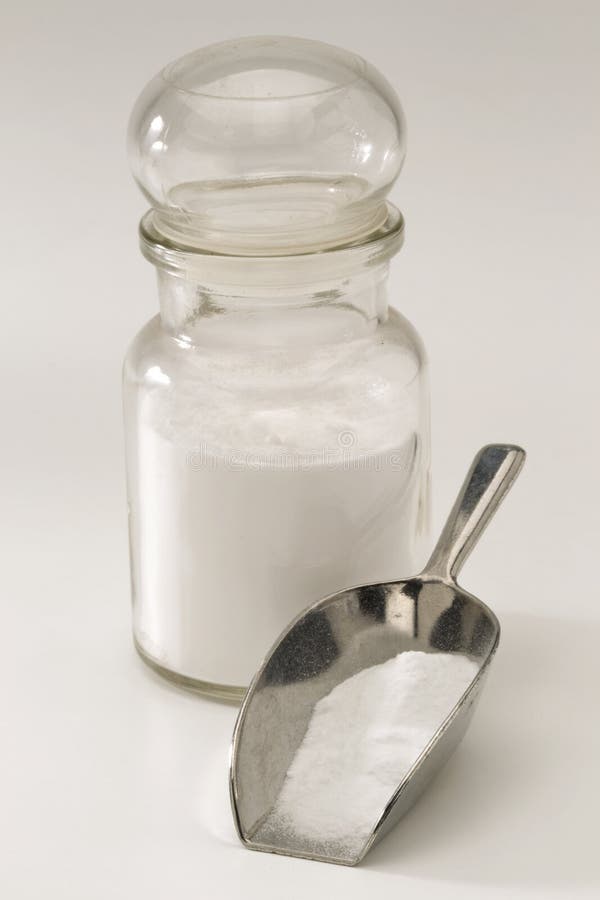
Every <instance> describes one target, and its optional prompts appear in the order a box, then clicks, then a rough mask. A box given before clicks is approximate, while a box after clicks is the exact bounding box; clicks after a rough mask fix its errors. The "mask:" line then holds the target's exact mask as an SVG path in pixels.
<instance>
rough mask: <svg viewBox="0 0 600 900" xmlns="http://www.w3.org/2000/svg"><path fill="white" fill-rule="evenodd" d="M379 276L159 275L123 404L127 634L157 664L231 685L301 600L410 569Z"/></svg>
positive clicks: (410, 436)
mask: <svg viewBox="0 0 600 900" xmlns="http://www.w3.org/2000/svg"><path fill="white" fill-rule="evenodd" d="M280 265H281V266H284V267H285V262H282V263H280ZM386 275H387V264H385V265H379V266H376V267H372V268H367V269H366V270H364V269H361V271H359V272H357V273H356V274H355V275H352V276H350V277H348V278H345V279H342V280H340V281H339V282H337V287H335V288H333V287H332V286H331V285H329V286H328V287H327V289H325V290H324V289H323V283H319V284H317V283H315V284H314V285H311V286H310V287H309V288H307V287H306V286H302V288H301V289H299V288H295V289H291V288H289V287H288V286H286V287H285V288H281V287H278V288H273V286H271V287H270V288H269V289H268V290H264V291H261V290H260V289H257V288H256V286H254V287H253V288H251V289H250V290H243V291H240V289H239V288H238V289H236V290H235V291H234V290H232V289H231V288H225V287H223V286H222V285H220V286H218V287H215V286H214V285H212V286H211V288H207V286H206V284H200V282H199V281H198V278H197V277H196V276H194V277H192V276H190V273H189V272H188V273H181V272H175V273H174V272H169V271H165V270H159V288H160V296H161V314H160V316H157V317H156V318H154V319H153V320H151V322H149V323H148V325H147V326H146V327H145V328H144V329H142V331H141V332H140V333H139V334H138V336H137V337H136V339H135V340H134V342H133V344H132V346H131V348H130V350H129V352H128V354H127V358H126V361H125V367H124V401H125V429H126V448H127V481H128V499H129V513H130V520H129V527H130V548H131V570H132V592H133V627H134V638H135V643H136V646H137V648H138V650H139V652H140V653H141V655H142V656H143V658H144V659H145V660H146V661H147V662H149V663H150V664H151V665H152V666H154V667H155V668H157V669H159V670H160V671H161V672H162V673H163V674H165V675H167V676H169V677H171V678H173V679H175V680H178V681H180V682H183V683H185V684H188V685H189V686H193V687H195V688H197V689H198V690H202V691H204V692H206V693H210V694H213V695H217V696H223V697H231V698H232V699H233V698H236V697H239V696H240V695H241V693H242V691H243V689H244V688H245V686H247V684H248V682H249V680H250V678H251V677H252V675H253V673H254V672H255V671H256V669H257V668H258V666H259V664H260V661H261V659H262V657H263V656H264V655H265V653H266V652H267V651H268V650H269V648H270V646H271V645H272V643H273V642H274V640H275V639H276V638H277V636H278V635H279V633H280V632H281V631H282V629H283V628H284V627H285V626H286V625H287V624H288V623H289V621H290V620H291V619H292V618H294V616H296V615H297V614H298V613H299V612H300V611H301V610H302V609H304V608H305V607H306V606H308V605H309V604H310V603H311V602H313V601H315V600H318V599H319V598H320V597H322V596H325V595H327V594H329V593H332V592H334V591H337V590H341V589H342V588H344V587H349V586H351V585H356V584H364V583H369V582H375V581H388V580H394V579H397V578H400V577H402V576H405V575H408V574H413V573H414V571H415V570H416V569H417V568H418V567H419V565H420V564H421V563H422V562H423V552H424V538H425V537H426V533H427V529H428V518H429V405H428V388H427V377H426V366H425V359H424V353H423V348H422V345H421V342H420V340H419V338H418V336H417V334H416V333H415V331H414V329H413V328H412V326H411V325H410V324H409V323H408V322H407V321H406V319H404V317H403V316H402V315H401V314H400V313H398V312H397V311H396V310H394V309H390V308H388V304H387V297H386Z"/></svg>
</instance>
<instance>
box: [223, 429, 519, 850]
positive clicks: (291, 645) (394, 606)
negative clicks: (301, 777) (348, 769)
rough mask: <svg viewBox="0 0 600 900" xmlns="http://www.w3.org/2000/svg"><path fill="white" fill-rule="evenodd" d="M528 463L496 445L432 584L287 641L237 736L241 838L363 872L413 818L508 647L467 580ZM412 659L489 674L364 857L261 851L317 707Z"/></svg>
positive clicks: (234, 765)
mask: <svg viewBox="0 0 600 900" xmlns="http://www.w3.org/2000/svg"><path fill="white" fill-rule="evenodd" d="M524 460H525V452H524V450H522V449H521V448H520V447H515V446H512V445H506V444H491V445H489V446H487V447H484V448H483V449H482V450H481V451H480V452H479V453H478V454H477V456H476V457H475V460H474V462H473V465H472V466H471V469H470V470H469V473H468V475H467V477H466V480H465V483H464V485H463V487H462V488H461V491H460V493H459V495H458V498H457V500H456V503H455V504H454V507H453V508H452V511H451V513H450V515H449V517H448V521H447V523H446V526H445V527H444V530H443V532H442V534H441V536H440V539H439V541H438V543H437V545H436V547H435V549H434V551H433V553H432V555H431V558H430V560H429V563H428V564H427V566H426V567H425V569H424V570H423V572H422V573H421V574H420V575H419V576H417V577H415V578H411V579H408V580H403V581H396V582H390V583H386V584H370V585H364V586H360V587H355V588H351V589H348V590H344V591H341V592H339V593H337V594H333V595H331V596H330V597H326V598H325V599H323V600H319V601H318V602H317V603H315V604H314V605H312V606H311V607H309V609H308V610H307V611H306V612H304V613H302V614H301V615H300V616H298V617H297V618H296V619H295V620H294V621H293V622H292V623H291V625H290V626H289V628H288V629H287V630H286V631H285V632H284V633H283V634H282V635H281V637H280V638H279V640H278V641H277V643H276V644H275V645H274V647H273V648H272V650H271V652H270V653H269V655H268V656H267V657H266V659H265V661H264V663H263V665H262V666H261V668H260V669H259V671H258V672H257V674H256V675H255V677H254V679H253V680H252V683H251V684H250V687H249V688H248V692H247V694H246V697H245V699H244V702H243V704H242V707H241V709H240V713H239V716H238V719H237V722H236V725H235V729H234V733H233V742H232V751H231V766H230V791H231V803H232V809H233V815H234V820H235V824H236V828H237V831H238V834H239V837H240V839H241V841H242V842H243V843H244V844H245V845H246V846H247V847H249V848H250V849H253V850H262V851H266V852H270V853H282V854H286V855H290V856H299V857H304V858H307V859H317V860H321V861H324V862H335V863H341V864H344V865H355V864H356V863H357V862H359V861H360V860H361V859H362V858H363V857H364V855H365V854H366V853H367V852H368V850H369V849H370V848H371V847H372V846H373V844H374V843H375V842H377V841H378V840H380V838H381V837H383V835H385V834H386V833H387V832H388V831H389V830H390V829H391V828H392V827H393V826H394V825H395V824H396V823H397V822H398V820H399V819H400V818H401V817H402V816H403V815H404V813H405V812H406V811H407V810H408V809H409V807H410V806H411V805H412V804H413V803H414V801H415V800H416V799H417V797H418V796H419V794H420V793H421V791H423V789H424V788H425V787H426V786H427V784H428V783H429V781H430V780H431V779H432V778H433V776H434V775H435V774H436V773H437V772H438V771H439V769H440V768H441V766H442V765H443V764H444V763H445V762H446V760H447V759H448V758H449V756H450V755H451V754H452V752H453V750H454V749H455V748H456V746H457V745H458V743H459V742H460V740H461V738H462V737H463V735H464V733H465V731H466V729H467V727H468V725H469V721H470V719H471V716H472V715H473V712H474V710H475V706H476V704H477V701H478V699H479V696H480V693H481V689H482V686H483V683H484V680H485V676H486V674H487V671H488V669H489V665H490V662H491V660H492V657H493V655H494V652H495V650H496V647H497V645H498V639H499V635H500V626H499V624H498V620H497V619H496V617H495V615H494V614H493V613H492V612H491V610H490V609H488V607H487V606H485V604H484V603H482V602H481V600H478V599H477V597H474V596H473V595H472V594H469V593H467V592H466V591H464V590H463V589H462V588H460V587H459V586H458V585H457V584H456V578H457V576H458V574H459V572H460V569H461V567H462V565H463V563H464V561H465V560H466V558H467V556H468V554H469V553H470V551H471V550H472V549H473V547H474V545H475V543H476V541H477V540H478V538H479V536H480V534H481V533H482V531H483V529H484V528H485V526H486V525H487V523H488V521H489V520H490V518H491V517H492V515H493V514H494V512H495V511H496V509H497V507H498V505H499V504H500V501H501V500H502V498H503V497H504V495H505V494H506V492H507V491H508V490H509V488H510V486H511V485H512V483H513V481H514V480H515V478H516V477H517V475H518V473H519V471H520V469H521V466H522V465H523V462H524ZM406 650H422V651H426V652H428V653H440V652H443V653H461V654H465V655H467V656H469V657H470V658H471V659H472V660H474V661H475V662H477V663H478V665H479V671H478V674H477V676H476V677H475V678H474V680H473V682H472V684H471V685H470V687H469V688H468V689H467V691H466V692H465V693H464V694H463V696H462V698H461V699H460V701H459V702H458V703H457V704H456V706H455V707H454V708H453V709H451V710H448V716H447V718H446V719H445V721H443V722H440V728H439V729H438V731H437V732H436V734H435V736H434V737H433V739H432V741H431V742H430V744H429V745H428V747H427V748H426V749H425V750H424V751H423V753H422V754H421V756H420V757H419V758H418V760H417V762H416V763H415V765H414V766H413V768H412V769H411V771H410V772H409V773H408V775H407V776H406V777H405V778H404V780H403V781H402V782H401V783H400V784H399V785H398V788H397V790H396V791H395V793H394V794H393V796H391V797H390V800H389V802H388V804H387V806H386V807H385V809H382V810H381V814H380V817H379V819H378V821H377V825H376V826H375V828H374V830H373V832H372V835H371V837H370V839H369V840H368V841H366V842H365V844H364V846H363V848H362V850H361V852H360V853H359V854H357V855H355V856H347V857H341V856H339V857H338V856H336V857H335V858H334V857H331V856H328V855H327V854H326V852H323V849H322V848H320V847H319V846H318V844H317V843H316V842H315V843H314V844H312V845H311V846H308V845H307V843H306V841H304V842H303V841H302V840H300V839H299V838H295V837H293V836H290V834H289V833H286V834H283V833H279V834H277V833H272V832H271V833H270V834H269V839H268V841H267V840H265V839H264V836H263V837H262V838H261V841H258V840H257V839H256V835H257V833H258V832H259V831H260V828H261V826H262V824H263V823H264V822H265V820H266V819H267V817H268V815H269V813H270V812H271V810H272V808H273V805H274V803H275V801H276V799H277V796H278V794H279V791H280V789H281V786H282V784H283V781H284V779H285V776H286V773H287V770H288V768H289V766H290V763H291V761H292V759H293V757H294V754H295V752H296V750H297V749H298V747H299V745H300V743H301V742H302V739H303V737H304V735H305V733H306V729H307V726H308V723H309V721H310V718H311V714H312V712H313V709H314V706H315V704H316V703H317V702H318V701H319V700H320V699H321V698H322V697H324V696H325V695H326V694H328V693H329V692H330V691H331V690H332V689H333V688H334V687H335V686H336V685H337V684H339V683H340V682H342V681H344V680H345V679H346V678H349V677H351V676H352V675H354V674H356V673H357V672H359V671H361V670H362V669H365V668H367V667H369V666H374V665H377V664H379V663H383V662H385V661H386V660H388V659H390V658H392V657H394V656H395V655H396V654H398V653H401V652H403V651H406Z"/></svg>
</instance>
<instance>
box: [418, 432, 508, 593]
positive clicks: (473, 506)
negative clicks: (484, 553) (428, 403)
mask: <svg viewBox="0 0 600 900" xmlns="http://www.w3.org/2000/svg"><path fill="white" fill-rule="evenodd" d="M524 462H525V451H524V450H523V449H522V448H521V447H516V446H514V445H513V444H488V445H487V446H486V447H482V449H481V450H480V451H479V453H478V454H477V456H476V457H475V459H474V460H473V464H472V465H471V468H470V469H469V472H468V474H467V477H466V479H465V482H464V484H463V486H462V488H461V489H460V493H459V495H458V497H457V498H456V501H455V503H454V506H453V507H452V510H451V512H450V515H449V516H448V520H447V522H446V524H445V526H444V530H443V531H442V533H441V535H440V538H439V540H438V542H437V544H436V545H435V547H434V550H433V553H432V554H431V557H430V559H429V562H428V563H427V565H426V566H425V569H424V570H423V574H424V575H433V576H438V577H440V578H443V579H444V580H452V581H455V580H456V578H457V576H458V574H459V572H460V570H461V569H462V567H463V563H464V562H465V560H466V558H467V557H468V555H469V553H470V552H471V550H472V549H473V547H474V546H475V544H476V543H477V541H478V540H479V536H480V534H481V533H482V531H483V530H484V528H485V527H486V525H487V523H488V522H489V521H490V519H491V518H492V516H493V515H494V513H495V512H496V510H497V509H498V507H499V505H500V503H501V502H502V500H503V498H504V495H505V494H507V493H508V491H509V489H510V487H511V486H512V483H513V482H514V480H515V478H516V477H517V475H518V474H519V472H520V471H521V468H522V466H523V463H524Z"/></svg>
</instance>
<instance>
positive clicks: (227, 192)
mask: <svg viewBox="0 0 600 900" xmlns="http://www.w3.org/2000/svg"><path fill="white" fill-rule="evenodd" d="M128 140H129V149H130V158H131V165H132V169H133V174H134V176H135V178H136V180H137V182H138V184H139V185H140V187H141V189H142V191H143V192H144V194H145V195H146V197H147V198H148V200H149V201H150V203H151V204H152V206H153V207H154V215H153V224H154V227H155V228H156V230H157V232H158V233H160V234H161V235H163V236H164V237H165V238H166V239H168V240H170V241H173V242H175V243H177V244H180V245H183V246H188V247H192V248H201V249H203V250H205V251H209V252H213V253H227V254H235V255H252V256H259V255H267V256H268V255H282V254H283V255H291V254H297V253H311V252H314V251H316V250H319V249H327V248H331V247H337V246H343V245H347V244H353V243H357V242H361V241H363V240H365V239H367V238H368V237H369V235H372V234H374V233H375V232H377V231H380V230H381V229H382V227H384V225H385V222H386V219H387V217H388V207H387V205H386V202H385V197H386V195H387V194H388V192H389V190H390V188H391V186H392V184H393V183H394V181H395V180H396V178H397V176H398V174H399V172H400V169H401V167H402V163H403V161H404V154H405V123H404V116H403V113H402V108H401V106H400V102H399V100H398V97H397V96H396V94H395V92H394V90H393V89H392V88H391V87H390V85H389V84H388V83H387V81H386V80H385V79H384V78H383V76H382V75H381V74H380V73H379V72H378V71H377V70H376V69H374V68H373V67H372V66H371V65H369V64H368V63H367V62H365V60H363V59H361V58H360V57H359V56H356V55H354V54H352V53H350V52H348V51H346V50H342V49H340V48H338V47H332V46H330V45H328V44H322V43H319V42H316V41H309V40H304V39H300V38H290V37H250V38H243V39H241V40H232V41H226V42H224V43H220V44H214V45H212V46H210V47H206V48H204V49H201V50H197V51H195V52H193V53H190V54H188V55H187V56H184V57H182V58H181V59H179V60H177V61H176V62H174V63H171V64H170V65H168V66H167V67H166V68H165V69H163V70H162V72H160V73H159V74H158V75H157V76H156V77H155V78H154V79H153V80H152V81H150V83H149V84H148V85H147V87H146V88H145V89H144V91H143V92H142V94H141V95H140V97H139V99H138V101H137V103H136V104H135V107H134V109H133V113H132V115H131V120H130V123H129V135H128Z"/></svg>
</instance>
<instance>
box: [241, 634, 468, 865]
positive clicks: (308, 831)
mask: <svg viewBox="0 0 600 900" xmlns="http://www.w3.org/2000/svg"><path fill="white" fill-rule="evenodd" d="M477 672H478V666H477V664H476V663H474V662H472V661H471V660H469V659H468V658H467V657H465V656H461V655H458V654H451V653H423V652H420V651H405V652H404V653H400V654H398V656H395V657H393V658H392V659H390V660H388V661H387V662H385V663H382V664H381V665H377V666H372V667H370V668H368V669H363V670H362V671H361V672H359V673H358V674H356V675H354V676H352V677H351V678H348V679H347V680H346V681H343V682H342V683H341V684H339V685H337V686H336V687H335V688H334V689H333V690H332V691H331V692H330V693H329V694H327V695H326V696H325V697H323V698H322V699H321V700H320V701H319V702H318V703H317V704H316V706H315V708H314V711H313V714H312V717H311V719H310V721H309V724H308V728H307V731H306V734H305V736H304V739H303V741H302V743H301V744H300V746H299V748H298V750H297V751H296V754H295V756H294V758H293V760H292V763H291V766H290V768H289V770H288V773H287V776H286V779H285V781H284V783H283V786H282V789H281V792H280V794H279V797H278V799H277V801H276V803H275V806H274V808H273V810H272V812H271V813H270V815H269V816H268V818H267V819H266V821H265V823H264V824H263V825H262V827H261V829H260V830H259V831H258V833H257V834H256V835H255V836H254V838H255V840H257V841H264V842H267V843H268V842H269V835H273V834H275V833H276V834H278V835H281V834H282V832H283V833H286V834H287V835H288V836H290V837H291V838H292V839H293V840H294V841H295V842H296V841H298V842H299V843H302V844H304V845H305V848H306V849H307V850H308V851H311V852H314V853H318V852H319V851H321V852H323V853H325V854H326V855H330V856H331V855H336V853H339V854H340V855H343V856H355V855H357V854H358V853H360V851H361V849H362V847H363V846H364V843H365V841H366V840H367V839H368V837H369V835H370V833H371V831H372V829H373V828H374V826H375V824H376V822H377V820H378V818H379V816H380V815H381V813H382V812H383V810H384V808H385V806H386V804H387V802H388V801H389V800H390V798H391V796H392V794H393V793H394V791H395V790H396V788H397V787H398V786H399V784H400V783H401V782H402V780H403V779H404V777H405V775H407V774H408V772H409V771H410V769H411V768H412V766H413V764H414V763H415V762H416V760H417V758H418V757H419V755H420V754H421V753H422V751H423V750H424V749H425V748H426V746H427V744H428V743H429V742H430V740H431V739H432V737H433V736H434V734H435V733H436V731H437V730H438V728H439V727H440V725H441V724H442V723H443V722H444V720H445V719H446V717H447V716H448V714H449V713H450V712H451V711H452V709H453V707H454V706H455V704H456V703H457V702H458V700H459V699H460V698H461V696H462V695H463V693H464V692H465V691H466V689H467V688H468V687H469V685H470V684H471V682H472V681H473V679H474V678H475V676H476V675H477Z"/></svg>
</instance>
